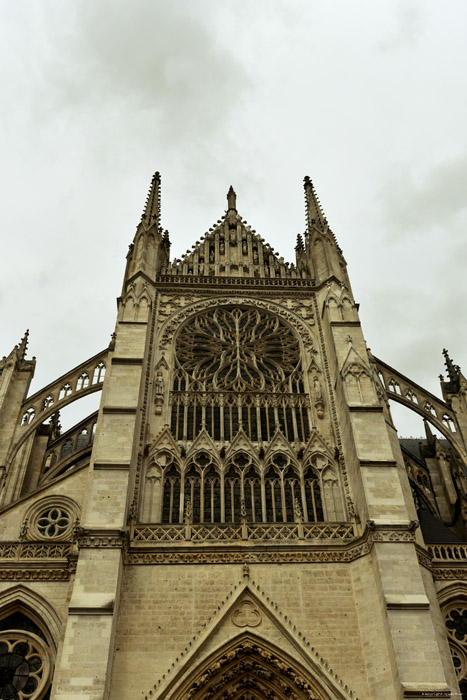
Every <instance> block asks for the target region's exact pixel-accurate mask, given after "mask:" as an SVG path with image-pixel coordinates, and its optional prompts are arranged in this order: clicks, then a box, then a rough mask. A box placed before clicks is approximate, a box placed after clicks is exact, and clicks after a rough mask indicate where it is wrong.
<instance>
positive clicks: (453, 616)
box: [446, 608, 467, 642]
mask: <svg viewBox="0 0 467 700" xmlns="http://www.w3.org/2000/svg"><path fill="white" fill-rule="evenodd" d="M446 627H447V628H448V631H449V634H450V635H451V636H452V637H454V639H457V640H458V641H459V642H463V641H464V639H465V638H466V636H467V609H465V608H454V609H451V610H450V611H449V612H448V614H447V615H446Z"/></svg>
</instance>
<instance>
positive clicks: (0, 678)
mask: <svg viewBox="0 0 467 700" xmlns="http://www.w3.org/2000/svg"><path fill="white" fill-rule="evenodd" d="M49 673H50V661H49V657H48V654H47V651H46V649H45V646H44V643H43V642H42V640H41V639H39V638H38V637H36V636H35V635H32V634H27V633H25V632H22V631H21V632H20V631H11V632H2V633H0V700H27V699H28V698H31V699H32V698H38V697H43V694H42V692H43V691H44V689H45V687H46V686H47V684H48V682H49Z"/></svg>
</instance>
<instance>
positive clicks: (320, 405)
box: [313, 374, 324, 418]
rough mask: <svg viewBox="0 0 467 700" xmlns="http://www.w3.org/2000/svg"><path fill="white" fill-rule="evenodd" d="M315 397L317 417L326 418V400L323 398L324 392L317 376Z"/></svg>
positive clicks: (314, 383) (314, 388)
mask: <svg viewBox="0 0 467 700" xmlns="http://www.w3.org/2000/svg"><path fill="white" fill-rule="evenodd" d="M313 395H314V399H315V401H314V405H315V409H316V415H317V416H318V418H324V398H323V392H322V389H321V383H320V381H319V379H318V377H317V376H316V374H315V376H314V377H313Z"/></svg>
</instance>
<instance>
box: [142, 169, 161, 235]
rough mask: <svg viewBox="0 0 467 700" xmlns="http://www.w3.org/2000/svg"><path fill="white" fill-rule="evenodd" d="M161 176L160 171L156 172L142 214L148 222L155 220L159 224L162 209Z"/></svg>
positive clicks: (143, 218)
mask: <svg viewBox="0 0 467 700" xmlns="http://www.w3.org/2000/svg"><path fill="white" fill-rule="evenodd" d="M160 200H161V176H160V173H159V172H158V171H156V172H155V173H154V175H153V176H152V180H151V185H150V187H149V192H148V196H147V197H146V203H145V205H144V211H143V214H142V216H141V221H143V220H144V221H145V222H146V224H151V223H152V222H153V221H155V222H156V223H157V224H159V221H160V210H161V206H160V204H161V201H160Z"/></svg>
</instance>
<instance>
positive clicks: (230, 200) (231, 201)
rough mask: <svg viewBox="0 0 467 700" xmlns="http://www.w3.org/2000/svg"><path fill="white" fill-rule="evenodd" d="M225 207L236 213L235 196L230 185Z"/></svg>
mask: <svg viewBox="0 0 467 700" xmlns="http://www.w3.org/2000/svg"><path fill="white" fill-rule="evenodd" d="M227 205H228V208H229V209H233V210H234V211H237V195H236V193H235V190H234V188H233V187H232V185H230V188H229V191H228V192H227Z"/></svg>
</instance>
